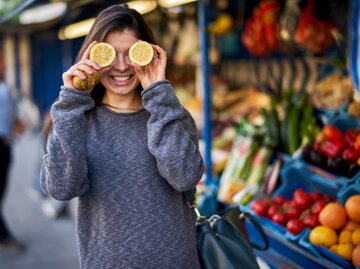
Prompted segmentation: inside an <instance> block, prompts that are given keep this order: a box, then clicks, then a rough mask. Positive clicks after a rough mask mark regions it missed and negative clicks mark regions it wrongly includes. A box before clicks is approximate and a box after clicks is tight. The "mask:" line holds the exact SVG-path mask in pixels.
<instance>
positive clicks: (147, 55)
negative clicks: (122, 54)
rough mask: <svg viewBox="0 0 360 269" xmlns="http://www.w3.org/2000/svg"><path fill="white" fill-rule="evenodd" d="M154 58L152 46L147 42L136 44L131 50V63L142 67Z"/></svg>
mask: <svg viewBox="0 0 360 269" xmlns="http://www.w3.org/2000/svg"><path fill="white" fill-rule="evenodd" d="M153 57H154V50H153V48H152V46H151V45H150V44H149V43H148V42H146V41H142V40H140V41H137V42H135V43H134V44H133V45H132V46H131V47H130V50H129V58H130V61H132V62H133V63H136V64H138V65H140V66H145V65H148V64H149V63H150V62H151V61H152V59H153Z"/></svg>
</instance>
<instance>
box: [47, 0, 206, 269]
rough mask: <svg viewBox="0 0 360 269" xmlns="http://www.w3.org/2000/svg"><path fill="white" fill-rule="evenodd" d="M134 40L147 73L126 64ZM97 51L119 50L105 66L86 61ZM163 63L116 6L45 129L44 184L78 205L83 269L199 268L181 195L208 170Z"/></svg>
mask: <svg viewBox="0 0 360 269" xmlns="http://www.w3.org/2000/svg"><path fill="white" fill-rule="evenodd" d="M138 40H143V41H146V42H148V44H149V46H150V48H151V50H153V52H154V54H156V55H157V57H151V59H150V60H151V61H150V62H149V63H148V64H147V65H146V66H145V67H143V66H139V65H138V64H136V63H133V62H131V61H130V59H129V50H130V48H131V47H132V45H133V44H134V43H136V42H138ZM102 42H105V43H107V44H109V45H111V46H112V47H113V48H114V50H115V59H114V61H112V63H111V64H110V65H109V66H106V67H101V66H100V65H99V63H96V62H95V61H93V60H94V59H95V58H93V57H91V54H92V53H91V51H92V49H93V48H95V47H96V46H97V44H99V43H102ZM166 64H167V56H166V52H165V51H164V50H163V49H162V48H161V47H160V46H158V45H156V42H155V39H154V37H153V34H152V32H151V30H150V28H149V27H148V26H147V24H146V23H145V21H144V19H143V17H142V16H141V14H140V13H138V12H137V11H136V10H134V9H130V8H128V6H126V5H113V6H110V7H108V8H106V9H105V10H103V11H102V12H101V13H100V14H99V15H98V17H97V18H96V20H95V22H94V24H93V26H92V28H91V30H90V32H89V34H88V35H87V37H86V39H85V41H84V43H83V45H82V47H81V49H80V51H79V54H78V57H77V59H76V62H75V63H74V64H73V65H72V66H71V67H70V69H69V70H68V71H66V72H64V73H63V75H62V79H63V86H62V87H61V91H60V96H59V98H58V100H57V101H56V102H55V103H54V104H53V105H52V107H51V118H52V123H51V128H49V126H46V127H45V129H46V130H50V132H48V133H47V134H46V138H45V139H46V142H47V145H46V154H45V156H44V162H43V165H42V168H41V185H42V188H43V190H44V192H45V193H46V194H48V195H50V196H52V197H54V198H55V199H58V200H70V199H72V198H74V197H79V204H78V211H77V212H78V216H77V233H78V236H77V238H78V241H79V244H78V245H79V253H80V261H81V267H82V268H86V269H95V268H128V269H132V268H133V269H135V268H174V269H181V268H193V269H198V268H200V263H199V260H198V255H197V249H196V231H195V225H194V221H195V215H194V212H193V210H191V209H190V208H188V206H187V205H186V203H185V202H184V200H183V192H184V191H188V190H192V189H194V188H195V186H196V185H197V183H198V182H199V181H200V179H201V177H202V174H203V171H204V164H203V160H202V157H201V154H200V151H199V144H198V137H197V128H196V125H195V122H194V120H193V118H192V117H191V115H190V113H189V112H188V111H187V110H185V109H184V107H182V106H181V103H180V102H179V100H178V99H177V97H176V95H175V94H174V89H173V87H172V85H171V83H170V81H168V80H167V79H166V77H165V71H166ZM96 72H101V81H100V83H98V84H97V85H95V86H94V87H92V88H91V89H89V90H87V91H79V90H77V89H75V85H74V84H73V78H74V77H80V78H82V79H85V78H86V77H87V76H88V75H92V74H94V73H96Z"/></svg>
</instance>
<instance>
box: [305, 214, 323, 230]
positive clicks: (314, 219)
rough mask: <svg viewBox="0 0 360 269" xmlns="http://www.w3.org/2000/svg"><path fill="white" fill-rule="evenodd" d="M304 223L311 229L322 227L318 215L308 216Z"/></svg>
mask: <svg viewBox="0 0 360 269" xmlns="http://www.w3.org/2000/svg"><path fill="white" fill-rule="evenodd" d="M302 222H303V223H304V225H305V226H306V227H308V228H310V229H313V228H315V227H316V226H318V225H320V222H319V218H318V216H316V215H309V216H306V217H305V218H304V219H303V220H302Z"/></svg>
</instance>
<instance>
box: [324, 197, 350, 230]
mask: <svg viewBox="0 0 360 269" xmlns="http://www.w3.org/2000/svg"><path fill="white" fill-rule="evenodd" d="M319 222H320V223H321V224H322V225H325V226H327V227H330V228H332V229H335V230H338V229H341V228H342V227H344V226H345V224H346V222H347V216H346V211H345V208H344V207H343V206H342V205H340V204H339V203H337V202H331V203H328V204H327V205H326V206H325V207H324V208H323V209H322V210H321V212H320V214H319Z"/></svg>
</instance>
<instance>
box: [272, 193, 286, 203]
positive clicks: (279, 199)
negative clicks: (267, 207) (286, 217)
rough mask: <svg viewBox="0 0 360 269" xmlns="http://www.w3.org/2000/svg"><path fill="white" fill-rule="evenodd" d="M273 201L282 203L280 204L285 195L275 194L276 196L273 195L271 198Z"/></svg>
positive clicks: (283, 200)
mask: <svg viewBox="0 0 360 269" xmlns="http://www.w3.org/2000/svg"><path fill="white" fill-rule="evenodd" d="M273 201H274V202H275V203H278V204H280V205H282V204H283V203H284V202H285V197H284V196H282V195H277V196H275V197H274V198H273Z"/></svg>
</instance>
